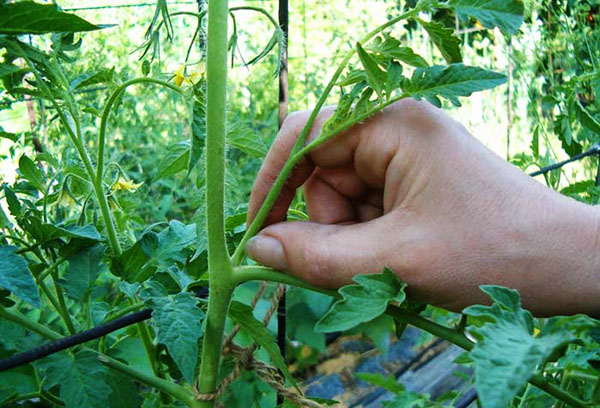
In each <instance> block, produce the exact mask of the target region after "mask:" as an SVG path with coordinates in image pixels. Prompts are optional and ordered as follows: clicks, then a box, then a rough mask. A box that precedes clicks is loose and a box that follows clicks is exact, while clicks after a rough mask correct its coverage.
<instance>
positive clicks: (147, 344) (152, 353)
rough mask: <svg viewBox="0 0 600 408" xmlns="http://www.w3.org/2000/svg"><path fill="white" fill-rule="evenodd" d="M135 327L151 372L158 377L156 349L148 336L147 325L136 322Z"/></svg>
mask: <svg viewBox="0 0 600 408" xmlns="http://www.w3.org/2000/svg"><path fill="white" fill-rule="evenodd" d="M136 327H137V329H138V333H139V334H140V338H141V340H142V344H143V346H144V350H145V351H146V357H148V362H149V363H150V367H152V372H153V373H154V375H155V376H157V377H160V372H159V371H158V363H157V361H156V349H155V348H154V344H152V338H151V337H150V332H149V331H148V326H146V323H144V322H139V323H137V324H136Z"/></svg>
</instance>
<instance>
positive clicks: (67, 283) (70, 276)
mask: <svg viewBox="0 0 600 408" xmlns="http://www.w3.org/2000/svg"><path fill="white" fill-rule="evenodd" d="M103 257H104V247H103V246H102V245H100V244H96V245H92V246H90V247H87V248H85V249H83V250H82V251H79V252H77V253H76V254H74V255H71V256H70V257H69V258H68V259H67V261H69V266H68V267H67V271H66V273H65V275H64V282H63V283H62V286H63V287H64V288H65V289H66V291H67V293H68V294H69V295H70V296H71V297H72V298H74V299H77V300H85V298H87V296H88V294H89V292H90V290H91V289H92V285H93V284H94V282H96V279H97V278H98V275H100V270H101V265H100V262H101V261H102V258H103Z"/></svg>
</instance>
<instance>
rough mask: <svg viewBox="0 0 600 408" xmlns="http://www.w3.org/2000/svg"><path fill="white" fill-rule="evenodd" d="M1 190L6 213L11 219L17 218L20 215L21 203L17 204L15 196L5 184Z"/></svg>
mask: <svg viewBox="0 0 600 408" xmlns="http://www.w3.org/2000/svg"><path fill="white" fill-rule="evenodd" d="M2 190H3V191H4V198H5V199H6V204H8V211H10V213H11V214H12V216H13V217H15V218H16V217H19V216H20V215H21V203H20V202H19V199H18V198H17V195H16V194H15V192H14V191H13V190H12V189H11V188H10V187H8V185H6V184H5V185H3V186H2Z"/></svg>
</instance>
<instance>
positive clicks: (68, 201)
mask: <svg viewBox="0 0 600 408" xmlns="http://www.w3.org/2000/svg"><path fill="white" fill-rule="evenodd" d="M52 205H56V206H58V205H61V206H65V207H72V206H74V205H75V200H74V199H73V197H71V194H69V192H68V191H67V187H66V186H65V187H63V188H62V189H61V190H60V192H59V193H58V197H57V198H56V201H54V202H53V203H52Z"/></svg>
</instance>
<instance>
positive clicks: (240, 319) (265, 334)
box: [229, 301, 296, 386]
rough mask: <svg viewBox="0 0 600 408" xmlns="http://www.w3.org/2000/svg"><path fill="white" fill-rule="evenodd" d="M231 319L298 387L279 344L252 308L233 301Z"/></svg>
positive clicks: (230, 311) (291, 382) (230, 312)
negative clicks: (255, 315) (256, 316)
mask: <svg viewBox="0 0 600 408" xmlns="http://www.w3.org/2000/svg"><path fill="white" fill-rule="evenodd" d="M229 317H230V318H231V320H233V321H234V322H235V323H237V324H239V325H240V327H241V328H242V330H244V331H246V332H247V333H248V334H249V335H250V336H251V337H252V339H253V340H254V341H255V342H256V343H257V344H258V345H260V346H261V347H262V348H264V349H265V351H266V352H267V354H268V355H269V357H270V358H271V362H272V363H273V364H274V365H275V367H277V368H279V369H280V370H281V372H283V374H284V375H285V378H287V380H288V381H289V382H290V384H292V385H294V386H296V381H295V380H294V378H293V377H292V375H291V374H290V372H289V370H288V367H287V365H286V364H285V360H284V359H283V357H282V356H281V353H280V352H279V348H278V347H277V344H275V339H274V338H273V335H272V334H271V333H270V332H269V331H268V330H267V329H266V327H265V326H264V325H263V324H262V323H261V322H259V321H258V320H256V318H255V317H254V315H253V313H252V308H251V307H250V306H248V305H245V304H243V303H240V302H237V301H233V302H231V306H230V307H229Z"/></svg>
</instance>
